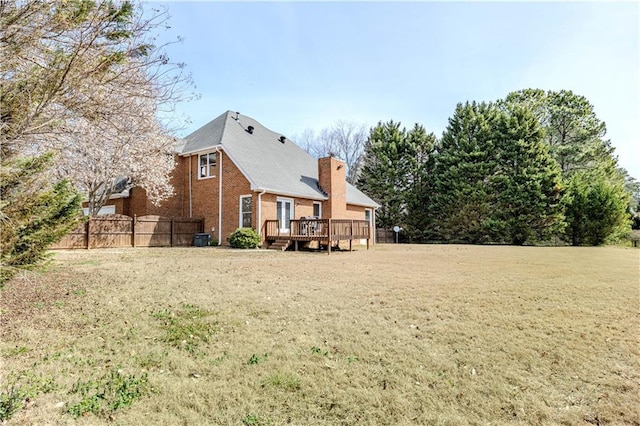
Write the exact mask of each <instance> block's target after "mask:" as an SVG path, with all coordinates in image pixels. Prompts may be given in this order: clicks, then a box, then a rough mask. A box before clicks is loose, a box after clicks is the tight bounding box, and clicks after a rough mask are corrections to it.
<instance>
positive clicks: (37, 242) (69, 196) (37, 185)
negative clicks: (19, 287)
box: [0, 154, 82, 285]
mask: <svg viewBox="0 0 640 426" xmlns="http://www.w3.org/2000/svg"><path fill="white" fill-rule="evenodd" d="M52 160H53V157H52V155H51V154H45V155H42V156H39V157H34V158H27V159H21V160H16V161H13V162H11V163H6V164H3V167H2V169H1V170H2V173H1V175H0V200H2V201H0V211H1V213H0V219H1V222H2V232H1V233H0V245H1V248H2V253H1V257H0V260H1V261H2V262H1V263H2V269H1V270H0V285H2V284H3V283H4V282H5V281H7V280H8V279H10V278H11V277H13V276H14V275H15V274H16V273H17V272H18V271H19V270H20V269H31V268H33V267H35V266H38V265H40V264H42V262H43V261H44V260H46V258H47V248H48V247H49V245H51V244H52V243H55V242H57V241H59V240H60V238H62V236H64V235H65V234H67V233H68V232H69V231H70V230H71V229H73V228H74V227H75V226H77V225H78V223H79V221H80V220H82V219H81V208H80V204H81V197H80V195H79V194H78V193H77V192H76V191H75V190H74V189H73V188H72V187H71V185H70V183H69V182H68V181H60V182H56V183H51V182H50V180H49V178H48V177H47V176H46V175H45V174H44V172H45V171H46V170H47V169H48V168H49V167H50V164H51V162H52Z"/></svg>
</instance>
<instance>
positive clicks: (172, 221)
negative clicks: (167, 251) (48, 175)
mask: <svg viewBox="0 0 640 426" xmlns="http://www.w3.org/2000/svg"><path fill="white" fill-rule="evenodd" d="M174 220H175V218H173V217H172V218H171V247H173V229H174V227H173V225H174Z"/></svg>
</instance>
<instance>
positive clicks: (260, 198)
mask: <svg viewBox="0 0 640 426" xmlns="http://www.w3.org/2000/svg"><path fill="white" fill-rule="evenodd" d="M265 192H267V190H266V189H263V190H262V191H261V192H258V235H260V237H262V194H264V193H265Z"/></svg>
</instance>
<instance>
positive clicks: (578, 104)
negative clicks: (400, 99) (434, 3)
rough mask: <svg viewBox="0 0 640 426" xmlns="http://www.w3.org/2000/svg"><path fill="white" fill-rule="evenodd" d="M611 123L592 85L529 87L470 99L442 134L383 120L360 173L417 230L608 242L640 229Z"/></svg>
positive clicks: (385, 208)
mask: <svg viewBox="0 0 640 426" xmlns="http://www.w3.org/2000/svg"><path fill="white" fill-rule="evenodd" d="M605 134H606V127H605V123H604V122H602V121H601V120H600V119H598V117H597V116H596V114H595V112H594V108H593V106H592V105H591V104H590V103H589V101H588V100H587V99H586V98H585V97H583V96H580V95H577V94H574V93H573V92H571V91H568V90H561V91H546V92H545V91H543V90H539V89H526V90H520V91H516V92H512V93H509V94H508V95H507V96H506V97H505V98H504V99H499V100H497V101H495V102H475V101H474V102H465V103H460V104H458V105H457V107H456V109H455V111H454V113H453V115H452V116H451V117H450V118H449V121H448V125H447V127H446V129H445V131H444V132H443V134H442V137H441V138H437V137H436V136H435V135H434V134H433V133H427V131H426V130H425V128H424V127H423V126H422V125H420V124H415V125H414V127H412V128H410V129H406V128H404V127H402V125H401V123H399V122H394V121H389V122H386V123H383V122H379V123H378V124H377V125H376V126H374V127H373V128H372V129H371V130H370V133H369V136H368V138H367V140H366V143H365V146H364V150H363V154H362V168H361V169H360V170H358V178H357V180H356V181H355V183H356V185H357V187H358V188H359V189H361V190H362V191H364V192H365V193H367V194H368V195H369V196H371V197H372V198H373V199H374V200H376V201H377V202H378V203H379V204H380V205H381V207H380V208H379V209H378V211H377V216H376V220H377V226H378V227H383V228H390V227H393V226H396V225H398V226H400V227H402V229H403V236H404V237H405V238H406V239H408V240H410V241H416V242H426V241H442V242H465V243H503V244H516V245H523V244H549V243H557V242H560V241H562V242H565V243H568V244H571V245H600V244H604V243H607V242H610V241H615V240H616V239H618V238H621V237H623V236H624V235H626V234H627V233H628V232H629V231H630V229H631V219H632V216H633V214H634V213H635V211H637V209H638V194H640V185H639V184H638V181H636V180H635V179H634V178H633V177H631V176H629V175H628V173H627V172H626V170H624V169H623V168H621V167H619V165H618V163H617V158H616V156H615V154H614V148H613V147H612V146H611V143H610V141H609V140H607V139H605Z"/></svg>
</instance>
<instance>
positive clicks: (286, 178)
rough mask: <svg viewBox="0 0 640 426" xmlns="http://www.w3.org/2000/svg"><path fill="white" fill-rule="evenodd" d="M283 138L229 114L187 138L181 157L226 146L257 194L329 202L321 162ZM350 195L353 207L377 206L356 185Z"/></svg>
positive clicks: (251, 122) (351, 187) (349, 189)
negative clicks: (320, 175) (320, 178)
mask: <svg viewBox="0 0 640 426" xmlns="http://www.w3.org/2000/svg"><path fill="white" fill-rule="evenodd" d="M249 130H251V132H249ZM283 136H284V135H282V134H280V133H277V132H273V131H271V130H269V129H267V128H266V127H264V126H263V125H262V124H260V123H258V122H257V121H256V120H254V119H253V118H251V117H247V116H246V115H241V114H238V113H235V112H232V111H227V112H225V113H224V114H222V115H220V116H218V117H216V118H215V119H214V120H212V121H210V122H209V123H207V124H205V125H204V126H202V127H201V128H199V129H198V130H196V131H194V132H193V133H191V134H190V135H189V136H187V137H186V138H185V145H184V148H183V149H182V151H181V154H182V155H186V154H193V153H197V152H202V151H206V150H208V149H213V148H214V147H218V146H222V149H223V150H224V152H225V153H226V154H227V155H228V156H229V157H230V158H231V160H232V161H233V162H234V163H235V164H236V166H238V168H239V169H240V170H241V171H242V172H243V173H244V174H245V176H246V177H247V179H248V180H249V182H251V186H252V189H253V190H266V191H267V192H271V193H277V194H282V195H290V196H297V197H304V198H311V199H317V200H324V199H327V196H326V195H325V194H324V193H323V192H322V191H321V190H320V188H319V187H318V162H317V160H316V159H315V158H313V157H312V156H310V155H309V154H308V153H307V152H306V151H304V150H303V149H302V148H300V147H299V146H298V145H296V144H295V143H294V142H293V141H291V140H290V139H287V138H286V137H285V138H284V140H281V138H282V137H283ZM346 195H347V203H349V204H357V205H363V206H371V207H375V206H377V204H376V203H375V202H374V201H373V200H371V199H370V198H369V197H367V196H366V195H365V194H363V193H362V192H360V191H359V190H358V189H357V188H355V187H353V186H352V185H349V184H347V194H346Z"/></svg>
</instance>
